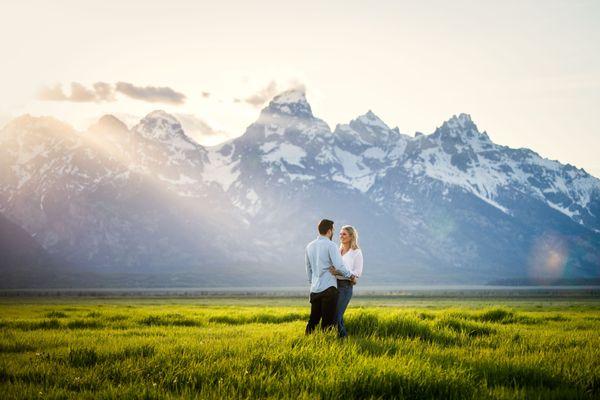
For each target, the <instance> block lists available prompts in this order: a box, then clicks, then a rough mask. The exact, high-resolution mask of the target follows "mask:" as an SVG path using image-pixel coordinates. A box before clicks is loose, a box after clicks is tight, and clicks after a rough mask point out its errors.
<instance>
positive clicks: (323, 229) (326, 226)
mask: <svg viewBox="0 0 600 400" xmlns="http://www.w3.org/2000/svg"><path fill="white" fill-rule="evenodd" d="M330 229H333V221H331V220H329V219H322V220H321V222H319V233H320V234H321V235H324V234H326V233H327V231H328V230H330Z"/></svg>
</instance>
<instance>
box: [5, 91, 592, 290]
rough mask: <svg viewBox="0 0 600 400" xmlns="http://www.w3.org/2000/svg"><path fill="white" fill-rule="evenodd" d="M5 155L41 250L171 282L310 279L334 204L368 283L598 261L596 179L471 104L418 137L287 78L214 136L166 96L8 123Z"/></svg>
mask: <svg viewBox="0 0 600 400" xmlns="http://www.w3.org/2000/svg"><path fill="white" fill-rule="evenodd" d="M0 167H1V169H0V212H2V213H4V214H5V215H6V216H7V217H8V218H10V219H11V220H12V221H14V222H16V223H18V224H19V225H20V226H22V227H23V228H24V229H26V230H27V231H28V232H29V233H30V234H31V235H33V236H34V237H35V238H36V239H37V240H38V241H39V242H40V243H41V244H42V245H43V246H44V248H45V249H46V250H47V251H48V252H50V253H51V254H53V255H55V256H61V257H63V259H65V260H67V261H68V262H69V263H72V264H74V265H81V266H82V267H85V268H88V269H89V270H93V271H96V272H97V271H101V272H107V271H110V272H111V273H114V272H116V271H120V272H128V273H130V272H135V273H148V272H149V271H150V272H152V273H156V274H161V273H163V271H164V269H165V268H167V269H168V271H169V272H171V277H170V278H173V277H175V279H177V276H184V275H185V274H189V273H191V274H192V275H193V274H194V273H197V275H193V276H192V275H185V276H187V278H186V280H185V281H183V282H182V281H181V278H179V279H180V281H176V280H175V281H174V280H173V279H170V280H168V281H166V282H163V284H166V285H173V284H177V283H179V284H186V285H193V284H195V285H200V286H201V285H205V284H221V285H233V284H236V285H239V284H259V283H263V284H267V283H268V284H271V283H272V284H277V283H278V284H286V285H294V284H297V285H301V284H302V283H303V282H304V269H303V268H304V267H303V248H304V244H305V242H307V241H309V240H310V239H311V238H312V237H313V236H314V235H315V224H316V222H317V221H318V220H319V219H321V218H324V217H329V218H332V219H334V220H335V221H336V222H337V225H338V227H340V226H341V225H342V224H344V223H351V224H353V225H355V226H357V227H358V228H359V230H360V233H361V243H362V245H363V248H364V250H363V251H364V252H365V255H366V259H367V261H368V264H366V265H367V266H368V274H366V276H365V279H364V280H365V281H366V282H371V283H393V282H432V281H437V282H485V281H488V280H491V279H498V278H507V277H523V276H528V275H530V276H534V277H535V276H538V275H539V276H542V277H544V276H546V275H547V276H548V277H549V278H556V277H560V276H568V277H591V276H598V275H600V217H599V216H600V181H599V180H598V179H596V178H594V177H592V176H590V175H589V174H587V173H586V172H585V171H584V170H581V169H577V168H575V167H573V166H570V165H563V164H561V163H559V162H557V161H551V160H547V159H545V158H543V157H541V156H539V155H538V154H536V153H535V152H533V151H531V150H528V149H511V148H508V147H505V146H501V145H497V144H495V143H493V142H492V141H491V139H490V138H489V136H488V135H487V133H486V132H480V131H479V130H478V128H477V126H476V125H475V124H474V122H473V121H472V120H471V118H470V116H469V115H467V114H460V115H458V116H453V117H452V118H450V119H449V120H448V121H446V122H444V123H443V124H442V125H441V126H440V127H439V128H437V129H436V130H435V132H433V133H431V134H429V135H423V134H418V135H416V136H414V137H413V136H409V135H406V134H403V133H400V131H399V129H398V128H390V127H389V126H388V125H387V124H386V123H385V122H383V121H382V120H381V119H380V118H379V117H377V115H375V113H373V112H372V111H370V110H369V111H368V112H367V113H365V114H364V115H361V116H358V117H357V118H355V119H353V120H352V121H350V122H349V123H347V124H338V125H337V126H336V127H335V130H334V131H333V132H332V130H331V129H330V127H329V126H328V125H327V124H326V123H325V122H324V121H323V120H321V119H319V118H317V117H315V115H314V114H313V111H312V109H311V106H310V104H309V103H308V101H307V99H306V95H305V93H304V92H303V91H301V90H291V91H286V92H284V93H281V94H280V95H278V96H276V97H275V98H274V99H273V100H272V101H271V102H270V103H269V105H268V106H267V107H265V108H264V109H263V110H262V111H261V113H260V115H259V117H258V119H257V120H256V122H255V123H253V124H252V125H250V126H249V127H248V128H247V129H246V132H245V133H244V134H243V135H242V136H240V137H238V138H236V139H233V140H230V141H228V142H225V143H223V144H221V145H218V146H214V147H210V148H204V147H202V146H200V145H198V144H197V143H195V142H194V141H193V140H192V139H190V138H189V137H188V136H187V135H186V134H185V132H184V130H183V129H182V127H181V124H180V123H179V122H178V121H177V119H176V118H175V117H173V116H172V115H169V114H167V113H165V112H164V111H154V112H152V113H150V114H148V115H147V116H146V117H145V118H143V119H142V120H141V121H140V123H139V124H138V125H136V126H134V127H133V128H132V129H131V130H129V129H127V127H126V126H125V125H124V124H123V123H122V122H120V121H119V120H118V119H116V118H115V117H113V116H104V117H102V118H101V119H100V120H99V121H98V123H96V124H95V125H93V126H92V127H90V128H89V129H88V130H87V131H86V132H76V131H74V130H73V129H72V128H70V127H69V126H68V125H65V124H63V123H60V122H59V121H56V120H53V119H51V118H33V117H29V116H25V117H21V118H19V119H16V120H14V121H12V122H11V123H9V124H8V125H7V126H6V127H5V128H4V129H3V130H2V131H0ZM178 274H179V275H178ZM181 274H184V275H181ZM161 276H162V275H161ZM161 279H162V278H161Z"/></svg>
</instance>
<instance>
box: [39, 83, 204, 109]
mask: <svg viewBox="0 0 600 400" xmlns="http://www.w3.org/2000/svg"><path fill="white" fill-rule="evenodd" d="M116 93H121V94H123V95H125V96H127V97H131V98H132V99H136V100H142V101H147V102H149V103H169V104H182V103H183V102H185V99H186V97H185V95H184V94H183V93H179V92H176V91H175V90H173V89H171V88H170V87H166V86H165V87H156V86H145V87H142V86H136V85H134V84H132V83H129V82H117V83H116V84H114V85H113V84H110V83H106V82H96V83H94V84H93V85H92V86H91V87H86V86H84V85H82V84H81V83H79V82H71V91H70V93H69V94H67V93H66V92H65V91H64V90H63V87H62V85H60V84H56V85H54V86H43V87H42V88H41V89H40V90H39V92H38V96H37V98H38V99H39V100H43V101H72V102H76V103H85V102H95V103H99V102H104V101H105V102H112V101H116V100H117V98H116ZM205 93H206V92H203V93H202V95H203V96H204V97H207V96H205ZM208 95H210V93H208Z"/></svg>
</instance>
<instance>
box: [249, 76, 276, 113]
mask: <svg viewBox="0 0 600 400" xmlns="http://www.w3.org/2000/svg"><path fill="white" fill-rule="evenodd" d="M277 92H278V91H277V82H275V81H271V82H269V84H268V85H267V87H265V88H264V89H261V90H259V91H258V92H256V93H254V94H253V95H250V96H248V97H246V98H245V99H244V101H245V102H246V103H248V104H250V105H253V106H254V107H260V106H262V105H263V104H265V103H266V102H267V101H269V100H271V99H272V98H273V97H274V96H275V95H276V94H277Z"/></svg>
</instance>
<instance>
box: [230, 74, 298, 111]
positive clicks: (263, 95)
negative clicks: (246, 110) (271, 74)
mask: <svg viewBox="0 0 600 400" xmlns="http://www.w3.org/2000/svg"><path fill="white" fill-rule="evenodd" d="M290 89H300V90H303V91H304V90H305V89H306V88H305V86H304V84H302V83H300V82H299V81H297V80H291V81H289V82H288V83H287V84H277V82H275V81H271V82H269V84H268V85H267V86H266V87H264V88H263V89H261V90H259V91H258V92H256V93H254V94H252V95H250V96H248V97H246V98H244V100H243V101H244V102H245V103H248V104H250V105H252V106H254V107H257V108H259V107H261V106H263V105H265V104H266V103H268V102H269V101H271V99H273V97H275V96H276V95H278V94H279V93H281V92H284V91H285V90H290ZM233 102H234V103H240V102H241V100H240V99H239V98H234V99H233Z"/></svg>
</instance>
